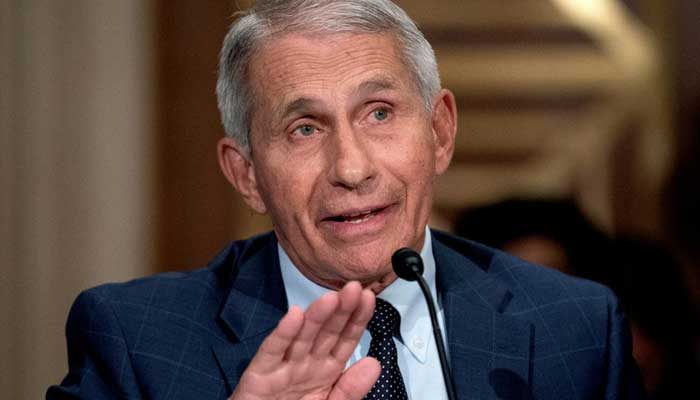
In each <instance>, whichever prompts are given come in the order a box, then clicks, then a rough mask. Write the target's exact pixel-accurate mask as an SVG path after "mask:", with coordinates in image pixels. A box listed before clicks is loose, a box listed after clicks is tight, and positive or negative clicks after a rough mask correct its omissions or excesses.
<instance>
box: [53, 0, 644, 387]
mask: <svg viewBox="0 0 700 400" xmlns="http://www.w3.org/2000/svg"><path fill="white" fill-rule="evenodd" d="M217 94H218V96H219V107H220V110H221V113H222V117H223V121H224V126H225V129H226V133H227V136H226V138H224V139H222V140H221V141H220V143H219V146H218V155H219V161H220V165H221V169H222V170H223V173H224V175H225V176H226V177H227V178H228V180H229V181H230V182H231V184H232V185H233V186H234V187H235V188H236V189H237V190H238V192H240V193H241V195H242V196H243V198H244V199H245V201H246V203H247V204H248V205H249V206H250V207H251V208H252V209H254V210H255V211H256V212H259V213H268V214H269V215H270V216H271V219H272V223H273V226H274V233H268V234H264V235H262V236H258V237H255V238H252V239H248V240H244V241H239V242H235V243H233V244H232V245H231V246H229V247H228V248H226V249H225V250H224V251H223V252H222V253H221V254H220V255H219V256H217V257H216V258H215V259H214V260H213V261H212V262H211V264H210V265H209V266H208V267H206V268H204V269H201V270H197V271H193V272H189V273H178V274H165V275H159V276H155V277H151V278H146V279H141V280H136V281H132V282H127V283H123V284H113V285H105V286H101V287H98V288H94V289H91V290H88V291H86V292H84V293H83V294H81V295H80V296H79V298H78V299H77V300H76V303H75V304H74V306H73V308H72V310H71V313H70V316H69V321H68V327H67V336H68V349H69V364H70V370H69V373H68V375H67V377H66V378H65V380H64V381H63V383H62V384H61V385H60V386H54V387H51V388H50V389H49V391H48V394H47V398H49V399H112V398H115V399H116V398H128V399H137V398H148V399H225V398H231V399H235V400H248V399H251V400H252V399H260V400H262V399H270V400H273V399H334V400H341V399H342V400H345V399H347V400H350V399H357V400H359V399H363V398H367V399H407V398H410V399H414V400H416V399H445V398H446V396H447V394H446V386H445V383H444V381H443V379H442V375H441V368H440V363H439V360H438V354H437V350H436V343H435V341H434V339H433V337H432V335H431V332H432V328H431V325H430V318H429V316H428V310H427V307H426V305H425V302H424V300H423V298H422V296H421V293H420V290H419V288H418V286H417V285H416V284H415V283H411V282H406V281H402V280H397V277H396V275H395V274H394V272H393V271H392V267H391V262H390V259H391V255H392V253H393V252H394V251H395V250H397V249H399V248H401V247H411V248H413V249H415V250H417V251H420V253H421V255H422V256H423V258H424V260H425V278H426V280H427V282H428V285H429V287H430V290H431V291H432V292H433V295H434V296H435V298H437V299H438V311H439V312H438V319H439V320H440V323H441V324H442V325H443V327H444V328H445V330H446V331H445V333H446V338H445V341H446V344H447V349H448V353H449V361H450V365H451V369H452V371H453V376H454V385H455V388H456V392H457V395H458V397H459V398H460V399H491V398H506V399H530V398H536V399H597V398H610V399H612V398H615V399H617V398H624V399H631V398H638V397H639V396H641V393H640V392H639V382H638V380H637V374H636V369H635V366H634V362H633V361H632V359H631V356H630V343H629V335H628V333H627V329H626V327H625V324H624V322H623V319H622V317H621V315H620V314H619V311H618V309H617V306H616V303H615V299H614V297H613V296H612V295H611V294H610V292H609V291H608V290H607V289H605V288H604V287H601V286H599V285H596V284H593V283H590V282H586V281H582V280H575V279H573V278H569V277H567V276H565V275H563V274H560V273H557V272H553V271H550V270H547V269H542V268H539V267H535V266H531V265H527V264H525V263H524V262H523V261H520V260H518V259H515V258H514V257H511V256H509V255H506V254H504V253H500V252H497V251H495V250H492V249H489V248H487V247H484V246H481V245H479V244H476V243H473V242H469V241H466V240H462V239H459V238H456V237H452V236H449V235H446V234H444V233H440V232H436V231H431V230H429V229H428V228H427V223H428V219H429V216H430V209H431V204H432V190H433V181H434V180H435V178H436V177H437V176H438V175H440V174H441V173H442V172H444V171H445V170H446V169H447V167H448V165H449V163H450V159H451V156H452V153H453V149H454V142H455V133H456V109H455V100H454V97H453V95H452V93H451V92H450V91H448V90H446V89H441V87H440V82H439V76H438V72H437V66H436V63H435V57H434V54H433V51H432V49H431V47H430V45H429V44H428V42H427V41H426V40H425V39H424V37H423V35H422V34H421V33H420V32H419V31H418V29H417V28H416V26H415V24H414V23H413V22H412V21H411V20H410V18H409V17H408V16H407V15H406V14H405V13H404V12H403V11H402V10H401V9H400V8H398V7H397V6H395V5H394V4H392V3H391V2H390V1H388V0H337V1H331V0H289V1H287V0H284V1H283V0H276V1H275V0H273V1H263V0H260V1H258V2H257V4H256V5H255V6H254V7H253V8H252V9H250V10H249V11H248V12H247V13H246V14H245V15H244V16H243V17H241V18H240V19H239V20H238V21H237V22H236V23H235V24H234V25H233V26H232V28H231V30H230V32H229V33H228V35H227V36H226V39H225V41H224V48H223V51H222V54H221V64H220V75H219V83H218V87H217ZM375 305H376V306H375ZM375 308H376V310H375Z"/></svg>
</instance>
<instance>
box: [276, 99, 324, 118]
mask: <svg viewBox="0 0 700 400" xmlns="http://www.w3.org/2000/svg"><path fill="white" fill-rule="evenodd" d="M314 103H316V101H315V100H313V99H311V98H308V97H300V98H298V99H296V100H294V101H292V102H290V103H289V104H287V105H286V106H285V107H284V108H283V109H282V111H281V112H280V113H279V114H278V115H279V116H280V117H282V118H284V117H286V116H288V115H290V114H294V113H304V112H305V111H306V110H308V109H310V108H313V104H314Z"/></svg>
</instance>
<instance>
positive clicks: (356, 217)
mask: <svg viewBox="0 0 700 400" xmlns="http://www.w3.org/2000/svg"><path fill="white" fill-rule="evenodd" d="M372 214H373V211H371V210H370V211H363V212H360V213H357V214H352V215H343V216H342V217H340V220H341V221H342V222H346V223H350V224H359V223H361V222H364V221H366V220H368V219H370V218H372Z"/></svg>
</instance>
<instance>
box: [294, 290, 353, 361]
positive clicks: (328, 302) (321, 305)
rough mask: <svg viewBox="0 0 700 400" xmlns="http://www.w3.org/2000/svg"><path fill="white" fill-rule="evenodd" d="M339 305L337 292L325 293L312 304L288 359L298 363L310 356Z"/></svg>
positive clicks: (305, 314)
mask: <svg viewBox="0 0 700 400" xmlns="http://www.w3.org/2000/svg"><path fill="white" fill-rule="evenodd" d="M339 303H340V300H339V298H338V293H336V292H328V293H325V294H324V295H323V296H321V297H319V298H318V299H316V301H314V302H313V303H311V305H310V306H309V308H308V309H307V310H306V312H304V326H303V327H302V328H301V331H300V332H299V334H298V335H297V337H296V338H294V341H292V344H291V346H290V347H289V349H288V350H287V355H286V357H285V358H286V359H288V360H291V361H296V360H300V359H301V358H303V357H305V356H306V355H308V354H309V351H310V350H311V347H312V345H313V343H314V340H315V339H316V336H317V335H318V332H319V330H320V329H321V327H322V326H323V325H324V324H325V323H326V322H327V321H328V319H329V318H331V316H332V315H333V313H335V311H336V309H337V308H338V304H339Z"/></svg>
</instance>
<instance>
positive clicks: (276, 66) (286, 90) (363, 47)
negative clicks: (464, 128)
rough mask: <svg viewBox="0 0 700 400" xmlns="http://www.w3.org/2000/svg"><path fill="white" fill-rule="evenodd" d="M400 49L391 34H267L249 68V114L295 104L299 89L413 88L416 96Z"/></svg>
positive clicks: (319, 90)
mask: <svg viewBox="0 0 700 400" xmlns="http://www.w3.org/2000/svg"><path fill="white" fill-rule="evenodd" d="M400 49H401V46H400V45H399V43H398V40H397V39H396V37H395V35H394V34H392V33H390V32H380V33H318V32H313V33H303V34H299V33H285V34H281V35H275V36H270V37H268V38H266V39H265V41H263V42H262V43H261V44H260V45H259V46H258V48H257V49H256V51H255V53H254V54H253V57H252V59H251V63H250V65H249V71H248V77H249V79H250V82H251V89H252V92H253V93H252V94H253V99H254V101H253V110H252V111H253V113H254V112H255V110H256V109H259V108H260V107H264V106H271V105H272V104H273V103H280V102H286V101H293V100H294V98H296V97H298V96H297V95H298V94H299V93H298V92H299V91H318V92H323V91H332V90H340V89H341V88H342V89H344V90H346V91H356V90H359V89H362V88H380V87H382V86H383V87H388V86H391V87H393V88H395V89H397V90H398V89H403V90H411V89H414V88H415V89H416V90H415V92H416V93H415V94H416V96H418V95H419V94H418V90H417V86H416V85H415V83H414V82H413V81H414V80H413V79H411V74H410V69H409V68H408V66H407V63H406V62H405V60H404V57H403V55H402V52H401V50H400ZM290 98H291V100H290Z"/></svg>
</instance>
